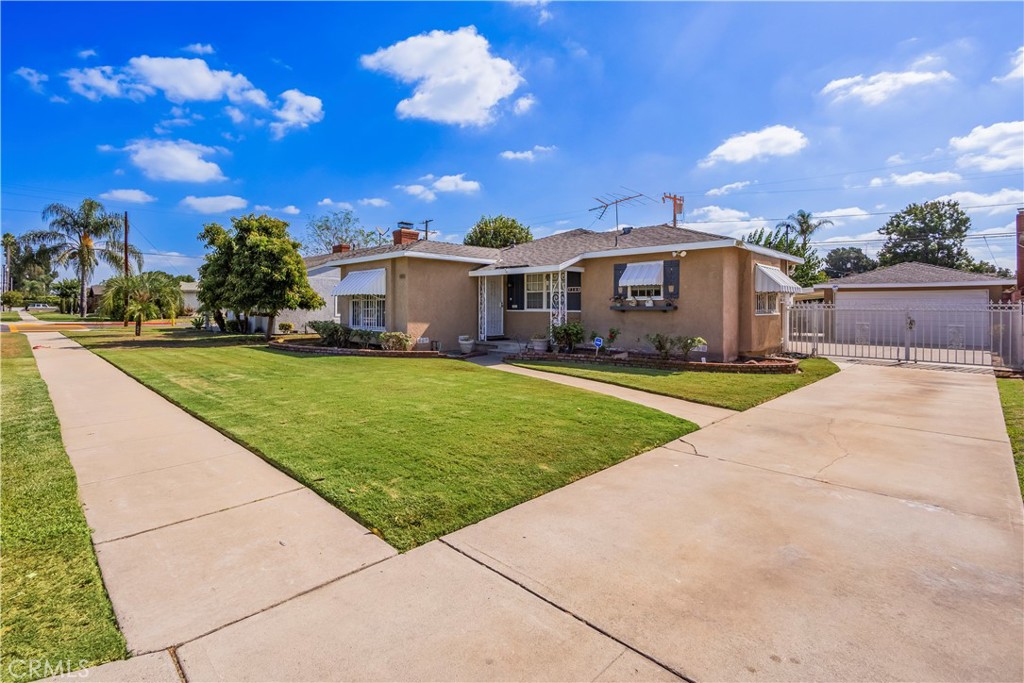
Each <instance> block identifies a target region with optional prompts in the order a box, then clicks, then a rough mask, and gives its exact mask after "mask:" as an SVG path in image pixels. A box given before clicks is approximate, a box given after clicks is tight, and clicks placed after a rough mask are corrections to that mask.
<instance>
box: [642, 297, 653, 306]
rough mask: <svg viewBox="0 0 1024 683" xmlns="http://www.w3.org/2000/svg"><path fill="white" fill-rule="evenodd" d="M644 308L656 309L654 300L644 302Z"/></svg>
mask: <svg viewBox="0 0 1024 683" xmlns="http://www.w3.org/2000/svg"><path fill="white" fill-rule="evenodd" d="M644 306H646V307H647V308H654V299H648V300H647V301H645V302H644Z"/></svg>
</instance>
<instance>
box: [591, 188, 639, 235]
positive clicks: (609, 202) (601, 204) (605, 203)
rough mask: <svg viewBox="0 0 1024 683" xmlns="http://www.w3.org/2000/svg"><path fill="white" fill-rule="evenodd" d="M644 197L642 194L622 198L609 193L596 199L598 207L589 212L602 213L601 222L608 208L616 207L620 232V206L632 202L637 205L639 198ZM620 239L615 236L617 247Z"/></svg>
mask: <svg viewBox="0 0 1024 683" xmlns="http://www.w3.org/2000/svg"><path fill="white" fill-rule="evenodd" d="M643 196H644V195H643V194H642V193H641V194H634V195H631V196H629V197H620V196H618V195H616V194H611V193H609V194H608V195H606V196H602V197H594V201H595V202H597V203H598V206H595V207H594V208H592V209H589V210H590V211H600V212H601V213H599V214H598V215H597V220H601V219H602V218H604V214H605V212H606V211H607V210H608V207H610V206H614V207H615V229H616V230H618V229H619V204H626V203H629V202H632V203H634V204H635V203H636V199H637V198H639V197H643ZM618 239H619V236H618V235H616V236H615V240H616V245H617V244H618Z"/></svg>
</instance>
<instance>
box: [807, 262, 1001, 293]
mask: <svg viewBox="0 0 1024 683" xmlns="http://www.w3.org/2000/svg"><path fill="white" fill-rule="evenodd" d="M1012 282H1014V280H1012V279H1008V278H1003V277H997V276H995V275H989V274H986V273H970V272H967V271H963V270H957V269H955V268H946V267H944V266H934V265H932V264H930V263H918V262H917V261H912V262H909V263H897V264H896V265H894V266H885V267H882V268H876V269H874V270H869V271H868V272H866V273H859V274H857V275H847V276H846V277H839V278H833V279H831V280H828V281H827V282H823V283H821V284H818V285H815V286H814V288H815V289H826V288H831V287H832V285H839V286H840V288H842V287H847V286H850V285H854V286H876V287H879V286H885V285H903V286H909V285H953V286H957V285H964V284H980V285H1001V284H1009V283H1012Z"/></svg>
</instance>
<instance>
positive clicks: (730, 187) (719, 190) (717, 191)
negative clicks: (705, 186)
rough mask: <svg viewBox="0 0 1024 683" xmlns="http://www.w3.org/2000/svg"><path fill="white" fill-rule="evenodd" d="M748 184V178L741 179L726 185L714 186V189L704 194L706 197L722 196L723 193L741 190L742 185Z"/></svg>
mask: <svg viewBox="0 0 1024 683" xmlns="http://www.w3.org/2000/svg"><path fill="white" fill-rule="evenodd" d="M749 184H750V181H749V180H741V181H739V182H736V183H729V184H727V185H722V186H721V187H716V188H714V189H711V190H708V191H707V192H705V193H704V194H705V196H707V197H722V196H724V195H727V194H729V193H730V192H735V191H736V190H742V189H743V188H744V187H746V186H747V185H749Z"/></svg>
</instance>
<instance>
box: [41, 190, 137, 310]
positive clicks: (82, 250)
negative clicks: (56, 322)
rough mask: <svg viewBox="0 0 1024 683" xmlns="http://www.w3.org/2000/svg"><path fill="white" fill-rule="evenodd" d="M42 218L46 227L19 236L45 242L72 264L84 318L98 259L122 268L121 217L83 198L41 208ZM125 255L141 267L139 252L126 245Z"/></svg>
mask: <svg viewBox="0 0 1024 683" xmlns="http://www.w3.org/2000/svg"><path fill="white" fill-rule="evenodd" d="M43 219H44V220H48V221H49V222H50V227H49V229H48V230H33V231H31V232H28V233H25V234H24V235H23V236H22V240H23V241H25V243H27V244H31V245H43V246H45V247H46V248H47V249H48V250H49V251H50V252H51V253H52V254H53V257H54V259H55V260H56V262H57V263H59V264H60V265H62V266H73V267H74V269H75V271H76V273H77V274H78V280H79V293H78V305H79V315H81V316H82V317H83V318H84V317H85V315H86V313H87V311H86V287H87V283H88V282H89V279H90V278H91V277H92V275H93V273H94V272H95V271H96V266H97V265H99V263H100V261H103V262H104V263H106V264H107V265H109V266H110V267H111V268H113V269H114V270H115V271H116V272H121V271H123V270H124V269H125V263H124V243H123V241H122V240H121V239H120V238H119V229H120V227H121V225H122V223H121V218H120V216H117V215H114V214H109V213H107V212H106V211H105V210H104V208H103V205H102V204H100V203H99V202H97V201H96V200H94V199H83V200H82V203H81V204H80V205H79V206H78V208H73V207H70V206H66V205H64V204H57V203H54V204H50V205H49V206H47V207H46V208H45V209H43ZM128 256H129V262H131V261H132V260H134V262H135V264H136V265H137V267H138V269H139V270H142V253H141V252H140V251H139V250H138V249H136V248H135V247H133V246H131V245H129V246H128ZM129 265H130V263H129Z"/></svg>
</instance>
